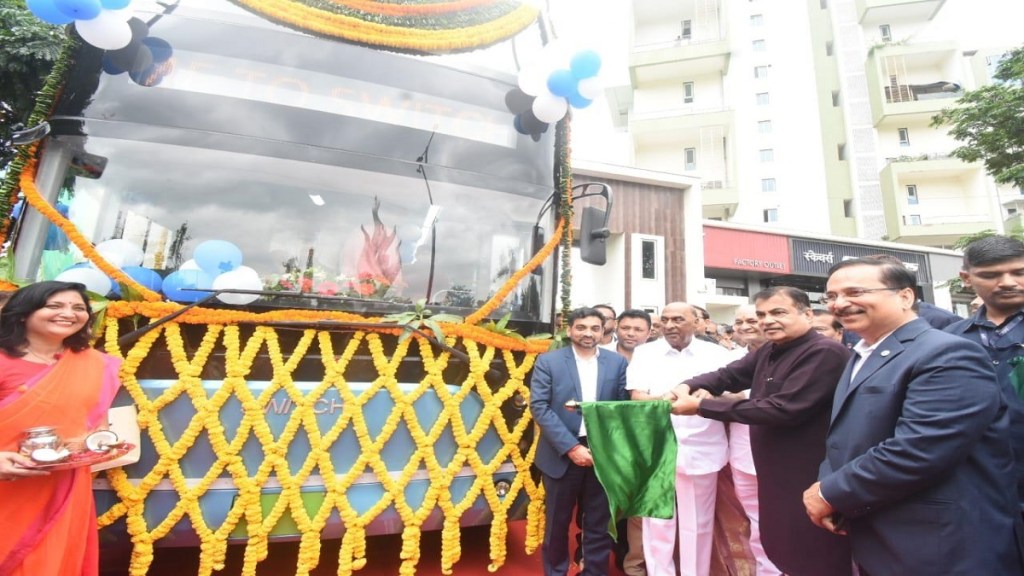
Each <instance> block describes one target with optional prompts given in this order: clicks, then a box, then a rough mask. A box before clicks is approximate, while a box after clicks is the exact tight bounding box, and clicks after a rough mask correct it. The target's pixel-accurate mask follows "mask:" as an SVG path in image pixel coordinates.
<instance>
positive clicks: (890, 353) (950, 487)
mask: <svg viewBox="0 0 1024 576" xmlns="http://www.w3.org/2000/svg"><path fill="white" fill-rule="evenodd" d="M825 299H826V301H827V302H828V304H829V309H830V310H831V311H832V313H833V314H835V315H836V317H837V318H839V321H840V322H842V324H843V327H844V328H846V329H847V330H852V331H855V332H857V333H858V334H860V335H861V336H862V337H863V340H861V342H859V343H858V344H857V345H856V346H855V347H854V352H856V354H855V355H854V357H853V358H852V359H851V360H850V363H849V365H848V366H847V367H846V371H845V372H844V373H843V376H842V377H841V378H840V380H839V386H838V388H837V389H836V394H835V399H834V401H833V405H832V418H831V426H830V428H829V433H828V437H827V438H826V441H825V461H824V462H823V463H822V465H821V471H820V474H819V482H815V483H814V484H812V485H811V486H810V487H809V488H808V489H807V490H806V491H805V492H804V496H803V500H804V505H805V507H806V509H807V514H808V516H809V517H810V519H811V521H812V522H814V523H815V524H817V525H818V526H820V527H822V528H825V529H827V530H831V531H833V532H836V533H840V534H849V537H850V544H851V546H852V548H853V558H854V562H855V563H856V564H857V565H858V566H859V568H860V570H861V574H865V575H867V576H886V575H892V576H897V575H905V574H943V575H964V576H966V575H974V574H1000V575H1010V574H1024V567H1022V564H1021V560H1020V554H1019V550H1018V546H1017V541H1016V538H1015V536H1014V533H1015V527H1016V524H1017V523H1018V522H1020V517H1019V515H1018V514H1016V506H1015V502H1016V494H1015V487H1014V484H1013V475H1012V473H1011V472H1012V466H1013V458H1012V454H1011V451H1010V440H1009V434H1008V415H1007V406H1006V402H1005V400H1004V399H1003V397H1002V395H1001V394H1000V390H999V387H998V386H997V384H996V379H995V374H994V372H993V370H992V367H991V364H990V362H989V360H988V356H987V355H986V354H985V351H984V349H982V348H981V346H979V345H977V344H975V343H973V342H968V341H965V340H964V339H958V338H957V337H955V336H952V335H950V334H946V333H944V332H940V331H939V330H936V329H933V328H931V327H930V326H929V324H928V323H927V322H926V321H924V320H923V319H919V318H917V316H916V314H915V313H914V311H913V305H914V299H915V294H914V276H913V274H912V273H911V272H910V271H908V270H907V269H906V268H904V267H903V266H902V265H901V264H894V263H892V262H885V261H879V260H877V259H870V258H861V259H855V260H847V261H844V262H841V263H839V264H836V265H835V266H833V267H832V270H830V271H829V279H828V283H827V292H826V294H825Z"/></svg>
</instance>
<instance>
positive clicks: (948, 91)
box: [885, 82, 964, 104]
mask: <svg viewBox="0 0 1024 576" xmlns="http://www.w3.org/2000/svg"><path fill="white" fill-rule="evenodd" d="M963 95H964V90H963V88H961V87H960V85H959V84H956V83H955V82H933V83H931V84H890V85H888V86H886V87H885V101H886V102H887V103H889V104H895V103H898V102H914V101H917V100H944V99H949V98H959V97H961V96H963Z"/></svg>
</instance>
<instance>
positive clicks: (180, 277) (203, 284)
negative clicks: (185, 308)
mask: <svg viewBox="0 0 1024 576" xmlns="http://www.w3.org/2000/svg"><path fill="white" fill-rule="evenodd" d="M161 288H162V289H163V293H164V296H167V297H168V298H170V299H171V300H174V301H175V302H197V301H199V300H202V299H203V298H206V297H207V296H209V295H210V293H209V292H194V291H192V290H191V289H193V288H198V289H203V290H209V289H211V288H213V277H212V276H210V275H209V274H207V273H206V272H203V271H202V270H177V271H175V272H171V273H170V274H168V275H167V277H166V278H164V281H163V285H162V286H161Z"/></svg>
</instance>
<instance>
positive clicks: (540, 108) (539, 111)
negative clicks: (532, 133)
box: [533, 90, 569, 124]
mask: <svg viewBox="0 0 1024 576" xmlns="http://www.w3.org/2000/svg"><path fill="white" fill-rule="evenodd" d="M568 108H569V103H568V102H567V101H566V99H565V98H562V97H561V96H555V95H554V94H552V93H551V92H548V91H546V90H545V91H544V93H543V94H539V95H538V96H537V98H536V99H534V101H533V115H534V116H536V117H537V120H540V121H541V122H547V123H548V124H554V123H555V122H558V121H559V120H561V119H562V116H565V111H566V110H568Z"/></svg>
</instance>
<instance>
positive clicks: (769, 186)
mask: <svg viewBox="0 0 1024 576" xmlns="http://www.w3.org/2000/svg"><path fill="white" fill-rule="evenodd" d="M761 192H775V178H762V179H761Z"/></svg>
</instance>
